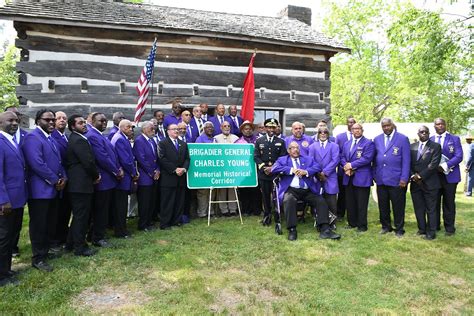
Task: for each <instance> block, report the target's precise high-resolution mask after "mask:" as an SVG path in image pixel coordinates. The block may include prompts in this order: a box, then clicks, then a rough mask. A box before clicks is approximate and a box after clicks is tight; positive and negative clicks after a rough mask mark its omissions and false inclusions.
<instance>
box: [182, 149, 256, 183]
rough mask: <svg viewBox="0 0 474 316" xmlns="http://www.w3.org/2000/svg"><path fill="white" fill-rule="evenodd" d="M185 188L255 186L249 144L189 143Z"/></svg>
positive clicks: (254, 167) (251, 150) (251, 151)
mask: <svg viewBox="0 0 474 316" xmlns="http://www.w3.org/2000/svg"><path fill="white" fill-rule="evenodd" d="M188 149H189V157H190V164H189V170H188V172H187V180H188V188H190V189H208V188H232V187H256V186H257V168H256V166H255V161H254V160H253V149H254V147H253V145H252V144H214V143H211V144H188Z"/></svg>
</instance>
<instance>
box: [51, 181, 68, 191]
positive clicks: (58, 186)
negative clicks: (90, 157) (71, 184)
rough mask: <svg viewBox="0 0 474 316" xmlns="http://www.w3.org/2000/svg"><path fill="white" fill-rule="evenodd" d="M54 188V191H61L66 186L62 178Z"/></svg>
mask: <svg viewBox="0 0 474 316" xmlns="http://www.w3.org/2000/svg"><path fill="white" fill-rule="evenodd" d="M54 186H55V187H56V191H61V190H62V189H64V187H65V186H66V180H65V179H64V178H60V179H59V180H58V182H57V183H56V184H55V185H54Z"/></svg>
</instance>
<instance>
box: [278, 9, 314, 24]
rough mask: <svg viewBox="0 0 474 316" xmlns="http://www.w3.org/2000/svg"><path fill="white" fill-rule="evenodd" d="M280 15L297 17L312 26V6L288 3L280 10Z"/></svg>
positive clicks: (291, 17)
mask: <svg viewBox="0 0 474 316" xmlns="http://www.w3.org/2000/svg"><path fill="white" fill-rule="evenodd" d="M278 16H280V17H288V18H290V19H296V20H298V21H301V22H303V23H305V24H308V25H309V26H311V8H306V7H297V6H294V5H288V6H287V7H286V8H284V9H283V10H281V11H280V13H279V14H278Z"/></svg>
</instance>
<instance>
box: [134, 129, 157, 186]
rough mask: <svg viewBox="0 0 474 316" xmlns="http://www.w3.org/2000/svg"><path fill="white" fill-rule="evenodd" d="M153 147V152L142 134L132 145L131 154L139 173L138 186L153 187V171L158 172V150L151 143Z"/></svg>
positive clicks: (154, 144)
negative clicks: (133, 156)
mask: <svg viewBox="0 0 474 316" xmlns="http://www.w3.org/2000/svg"><path fill="white" fill-rule="evenodd" d="M153 147H154V148H155V150H153V148H152V145H151V144H150V143H149V142H148V140H147V139H146V138H145V136H143V134H142V135H139V136H137V138H136V139H135V143H134V144H133V154H134V155H135V159H136V160H137V163H138V172H139V173H140V178H138V185H144V186H145V185H153V183H154V181H155V180H153V175H154V173H155V170H160V165H159V162H158V149H157V146H156V143H155V141H153Z"/></svg>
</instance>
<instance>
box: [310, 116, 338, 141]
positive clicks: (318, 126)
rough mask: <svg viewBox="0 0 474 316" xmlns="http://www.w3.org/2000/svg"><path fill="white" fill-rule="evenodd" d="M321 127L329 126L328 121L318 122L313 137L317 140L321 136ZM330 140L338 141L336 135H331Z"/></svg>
mask: <svg viewBox="0 0 474 316" xmlns="http://www.w3.org/2000/svg"><path fill="white" fill-rule="evenodd" d="M320 128H327V129H328V130H329V128H328V122H327V121H326V120H324V119H323V120H319V122H318V124H316V133H315V134H314V135H313V136H312V137H311V138H312V139H313V140H314V141H317V140H318V138H319V134H318V131H319V129H320ZM328 141H330V142H333V143H335V142H336V137H334V136H329V138H328Z"/></svg>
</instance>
